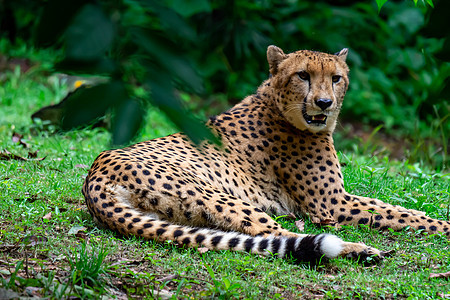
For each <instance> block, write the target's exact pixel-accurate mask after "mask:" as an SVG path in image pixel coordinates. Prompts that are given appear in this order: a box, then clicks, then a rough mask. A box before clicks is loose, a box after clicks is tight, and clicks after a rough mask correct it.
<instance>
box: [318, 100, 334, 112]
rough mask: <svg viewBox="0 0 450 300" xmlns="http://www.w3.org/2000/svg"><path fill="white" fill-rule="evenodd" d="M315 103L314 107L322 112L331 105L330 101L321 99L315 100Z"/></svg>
mask: <svg viewBox="0 0 450 300" xmlns="http://www.w3.org/2000/svg"><path fill="white" fill-rule="evenodd" d="M315 102H316V105H317V106H318V107H320V108H321V109H322V110H325V109H327V108H328V107H330V106H331V104H332V103H333V101H332V100H330V99H322V98H320V99H318V100H316V101H315Z"/></svg>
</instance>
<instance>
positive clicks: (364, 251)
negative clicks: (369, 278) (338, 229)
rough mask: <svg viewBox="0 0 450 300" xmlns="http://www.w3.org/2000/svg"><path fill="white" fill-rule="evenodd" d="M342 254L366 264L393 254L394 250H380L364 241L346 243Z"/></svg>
mask: <svg viewBox="0 0 450 300" xmlns="http://www.w3.org/2000/svg"><path fill="white" fill-rule="evenodd" d="M343 246H344V248H343V250H342V252H341V253H340V256H342V257H346V258H350V259H354V260H357V261H358V262H361V263H364V264H367V263H368V264H371V263H378V262H380V261H381V260H382V259H383V258H386V257H389V256H391V255H392V251H380V250H378V249H376V248H373V247H370V246H367V245H365V244H364V243H344V245H343Z"/></svg>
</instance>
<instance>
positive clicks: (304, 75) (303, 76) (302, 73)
mask: <svg viewBox="0 0 450 300" xmlns="http://www.w3.org/2000/svg"><path fill="white" fill-rule="evenodd" d="M297 75H298V77H300V79H301V80H309V74H308V72H306V71H300V72H298V73H297Z"/></svg>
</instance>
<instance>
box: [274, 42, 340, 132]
mask: <svg viewBox="0 0 450 300" xmlns="http://www.w3.org/2000/svg"><path fill="white" fill-rule="evenodd" d="M347 52H348V50H347V49H343V50H341V51H340V52H339V53H337V54H335V55H331V54H326V53H321V52H314V51H307V50H301V51H297V52H294V53H290V54H284V52H283V50H281V49H280V48H278V47H275V46H269V48H268V50H267V58H268V61H269V66H270V72H271V74H272V78H271V79H269V83H270V85H271V86H272V88H273V89H274V92H275V93H274V94H275V95H276V97H275V101H276V104H277V106H278V108H279V109H280V111H281V113H282V114H283V115H284V117H285V118H286V119H287V120H288V121H289V122H290V123H291V124H293V125H294V126H295V127H297V128H298V129H300V130H309V131H311V132H318V131H330V132H332V131H333V130H334V128H335V126H336V120H337V117H338V115H339V111H340V109H341V106H342V101H343V100H344V95H345V93H346V91H347V87H348V67H347V64H346V63H345V59H346V57H347Z"/></svg>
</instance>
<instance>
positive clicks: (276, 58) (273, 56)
mask: <svg viewBox="0 0 450 300" xmlns="http://www.w3.org/2000/svg"><path fill="white" fill-rule="evenodd" d="M286 57H287V55H286V54H284V52H283V50H281V48H278V47H277V46H274V45H270V46H269V47H267V61H268V62H269V68H270V74H272V75H275V74H276V73H277V72H278V65H279V64H280V62H282V61H283V60H285V59H286Z"/></svg>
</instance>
